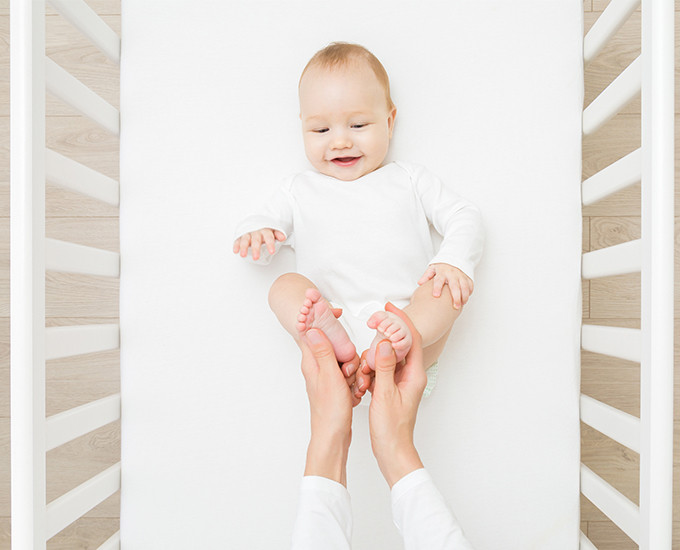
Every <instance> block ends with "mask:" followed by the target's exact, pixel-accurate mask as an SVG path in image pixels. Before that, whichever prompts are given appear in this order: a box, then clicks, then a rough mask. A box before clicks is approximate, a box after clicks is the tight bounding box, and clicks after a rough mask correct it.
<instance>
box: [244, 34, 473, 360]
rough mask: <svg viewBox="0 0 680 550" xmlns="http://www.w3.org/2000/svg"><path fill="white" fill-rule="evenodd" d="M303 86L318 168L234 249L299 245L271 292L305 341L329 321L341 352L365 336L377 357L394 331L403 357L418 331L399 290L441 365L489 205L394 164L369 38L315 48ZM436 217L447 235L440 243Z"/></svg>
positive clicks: (296, 181) (304, 116) (279, 312)
mask: <svg viewBox="0 0 680 550" xmlns="http://www.w3.org/2000/svg"><path fill="white" fill-rule="evenodd" d="M299 98H300V119H301V121H302V131H303V139H304V147H305V153H306V155H307V158H308V159H309V161H310V163H311V164H312V166H313V167H314V168H315V170H308V171H306V172H303V173H301V174H296V175H294V176H291V177H289V178H287V179H286V180H285V181H284V183H283V185H282V186H281V187H280V188H279V189H278V191H277V192H276V194H275V195H274V196H273V197H272V199H271V200H270V201H269V202H268V203H267V204H266V205H265V207H264V208H263V210H262V212H260V213H259V214H257V215H254V216H249V217H248V218H246V219H245V220H243V221H242V222H241V223H240V224H239V225H238V226H237V228H236V235H238V236H239V237H238V238H237V239H236V241H235V242H234V253H237V254H238V253H240V255H241V256H242V257H244V258H245V257H246V256H248V252H249V251H250V249H251V248H252V259H253V260H255V261H258V260H259V261H260V262H267V261H268V260H269V258H270V256H271V255H273V254H274V253H275V252H276V251H277V250H278V246H279V243H282V242H284V241H285V242H286V243H287V244H290V245H291V246H293V248H294V249H295V252H296V260H297V269H298V272H297V273H287V274H285V275H282V276H281V277H279V278H278V279H277V280H276V281H275V282H274V284H273V285H272V287H271V290H270V293H269V304H270V306H271V308H272V310H273V311H274V313H275V314H276V316H277V317H278V319H279V321H280V322H281V324H282V325H283V327H284V328H285V329H286V330H287V331H288V332H289V333H290V334H291V335H292V336H293V338H294V339H295V341H296V342H297V343H298V344H300V343H301V337H302V335H304V333H305V332H306V331H307V330H309V329H310V328H312V327H314V328H319V329H321V330H323V332H324V333H325V334H326V335H327V336H328V338H329V339H330V341H331V342H332V344H333V350H334V352H335V355H336V358H337V360H338V362H339V363H340V364H343V363H346V362H349V361H352V360H353V359H354V358H355V357H356V355H357V346H356V345H355V344H359V345H361V348H360V349H366V348H367V349H368V351H367V353H366V355H365V361H366V362H367V363H368V365H369V366H370V367H371V368H373V367H374V357H375V349H376V347H377V344H378V342H380V341H381V340H383V339H386V338H387V339H389V340H390V342H391V343H392V347H393V348H394V350H395V353H396V355H397V360H398V361H400V360H401V359H403V358H404V357H405V356H406V354H407V353H408V351H409V349H410V347H411V343H412V335H411V333H410V331H409V329H408V327H407V326H406V324H405V323H404V322H403V321H402V320H401V319H400V318H399V317H398V316H396V315H395V314H393V313H390V312H387V311H384V310H383V306H384V305H385V303H386V302H388V301H391V302H392V303H393V304H395V305H396V306H398V307H401V308H403V309H404V311H405V313H406V314H407V315H408V316H409V318H410V319H411V321H412V322H413V325H414V326H415V327H416V329H417V330H418V332H419V333H420V334H421V336H422V341H423V351H424V364H425V365H435V364H436V362H437V359H438V357H439V355H440V354H441V353H442V351H443V349H444V345H445V344H446V340H447V338H448V335H449V333H450V331H451V328H452V326H453V323H454V321H455V320H456V318H457V317H458V315H459V314H460V312H461V308H462V306H463V305H464V304H465V303H466V302H467V301H468V298H469V296H470V294H471V293H472V290H473V276H474V274H473V270H474V267H475V266H476V264H477V262H478V261H479V258H480V256H481V252H482V242H483V236H482V229H481V218H480V214H479V211H478V210H477V208H476V207H475V206H473V205H472V204H470V203H469V202H468V201H466V200H464V199H463V198H462V197H460V196H458V195H456V194H455V193H453V192H452V191H451V190H450V189H448V188H446V187H445V186H444V185H443V184H442V182H441V181H440V180H439V179H438V178H437V177H436V176H434V175H433V174H432V173H431V172H429V171H428V170H426V169H425V168H423V167H421V166H418V165H415V164H411V163H405V162H391V163H388V164H384V160H385V157H386V155H387V152H388V148H389V144H390V140H391V138H392V133H393V130H394V122H395V117H396V113H397V110H396V108H395V106H394V104H393V103H392V99H391V97H390V89H389V80H388V77H387V73H386V72H385V69H384V68H383V66H382V64H381V63H380V61H378V59H377V58H376V57H375V56H374V55H373V54H371V53H370V52H369V51H368V50H366V49H365V48H363V47H362V46H358V45H355V44H347V43H342V42H340V43H333V44H331V45H329V46H328V47H326V48H324V49H323V50H321V51H319V52H317V53H316V54H315V55H314V57H312V59H311V60H310V61H309V63H308V64H307V66H306V67H305V69H304V71H303V72H302V76H301V77H300V84H299ZM429 224H432V225H433V226H434V228H435V229H436V230H437V231H438V232H439V233H440V234H441V235H442V237H443V241H442V244H441V246H440V247H439V251H438V252H437V253H436V254H435V250H434V245H433V243H432V239H431V235H430V232H429ZM340 308H342V310H340ZM341 311H342V315H341V316H340V312H341ZM336 317H337V318H336ZM362 356H363V354H362ZM364 367H365V363H364Z"/></svg>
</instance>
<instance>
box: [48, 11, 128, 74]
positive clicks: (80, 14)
mask: <svg viewBox="0 0 680 550" xmlns="http://www.w3.org/2000/svg"><path fill="white" fill-rule="evenodd" d="M48 2H49V3H50V5H51V6H52V7H53V8H54V9H55V10H57V11H58V12H59V14H60V15H61V16H62V17H64V18H65V19H67V20H68V21H69V22H70V23H71V24H72V25H73V26H74V27H75V28H76V29H78V30H79V31H80V32H81V33H83V34H84V35H85V36H86V37H87V38H89V39H90V42H92V43H93V44H94V45H95V46H97V47H98V48H99V49H100V50H101V51H102V52H104V54H105V55H106V57H108V58H109V59H110V60H111V61H113V62H114V63H120V37H119V36H118V35H117V34H116V32H115V31H114V30H113V29H112V28H111V27H109V26H108V25H107V24H106V22H105V21H104V20H103V19H102V18H101V17H99V16H98V15H97V13H96V12H95V11H94V10H93V9H92V8H91V7H90V6H88V5H87V4H86V3H85V2H84V1H83V0H48Z"/></svg>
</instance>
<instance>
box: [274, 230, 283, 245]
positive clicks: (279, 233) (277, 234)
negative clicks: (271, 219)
mask: <svg viewBox="0 0 680 550" xmlns="http://www.w3.org/2000/svg"><path fill="white" fill-rule="evenodd" d="M274 237H275V238H276V240H277V241H281V242H283V241H285V240H286V236H285V235H284V234H283V232H282V231H279V230H278V229H276V230H275V231H274Z"/></svg>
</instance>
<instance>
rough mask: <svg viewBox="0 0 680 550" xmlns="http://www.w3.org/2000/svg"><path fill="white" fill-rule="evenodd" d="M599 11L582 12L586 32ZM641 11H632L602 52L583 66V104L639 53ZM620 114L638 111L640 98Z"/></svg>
mask: <svg viewBox="0 0 680 550" xmlns="http://www.w3.org/2000/svg"><path fill="white" fill-rule="evenodd" d="M599 15H600V14H599V13H586V14H584V20H583V24H584V29H586V31H585V32H586V33H587V32H588V30H590V27H591V26H592V25H593V23H594V22H595V21H596V20H597V18H598V17H599ZM641 26H642V17H641V14H640V12H637V13H633V14H632V15H631V16H630V18H629V19H628V21H626V23H624V25H623V27H621V28H620V29H619V31H618V32H617V33H616V34H615V35H614V37H613V38H612V39H611V40H610V41H609V42H608V43H607V45H606V46H605V47H604V48H603V49H602V51H601V52H600V53H599V54H598V55H597V57H595V58H594V59H593V60H592V61H591V62H590V63H589V64H588V65H587V66H586V68H585V71H584V74H583V77H584V84H585V86H584V88H585V90H584V91H585V95H584V106H588V105H590V103H591V102H592V101H593V100H594V99H595V98H596V97H597V96H598V95H599V94H600V93H601V92H602V91H603V90H604V89H605V88H606V87H607V86H608V85H609V84H610V83H611V82H612V81H613V80H614V79H615V78H616V77H617V76H618V75H619V74H620V73H621V72H622V71H623V70H624V69H625V68H626V67H627V66H628V65H630V64H631V63H632V62H633V61H634V60H635V58H636V57H638V56H639V55H640V52H641V28H642V27H641ZM621 112H622V113H629V114H630V113H637V114H640V112H641V108H640V97H639V95H638V97H637V98H636V99H634V100H633V101H631V102H630V103H629V104H628V105H626V106H625V107H624V108H623V109H622V110H621Z"/></svg>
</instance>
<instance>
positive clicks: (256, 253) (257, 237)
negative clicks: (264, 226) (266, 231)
mask: <svg viewBox="0 0 680 550" xmlns="http://www.w3.org/2000/svg"><path fill="white" fill-rule="evenodd" d="M261 246H262V232H261V231H258V232H256V233H253V260H259V259H260V247H261Z"/></svg>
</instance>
